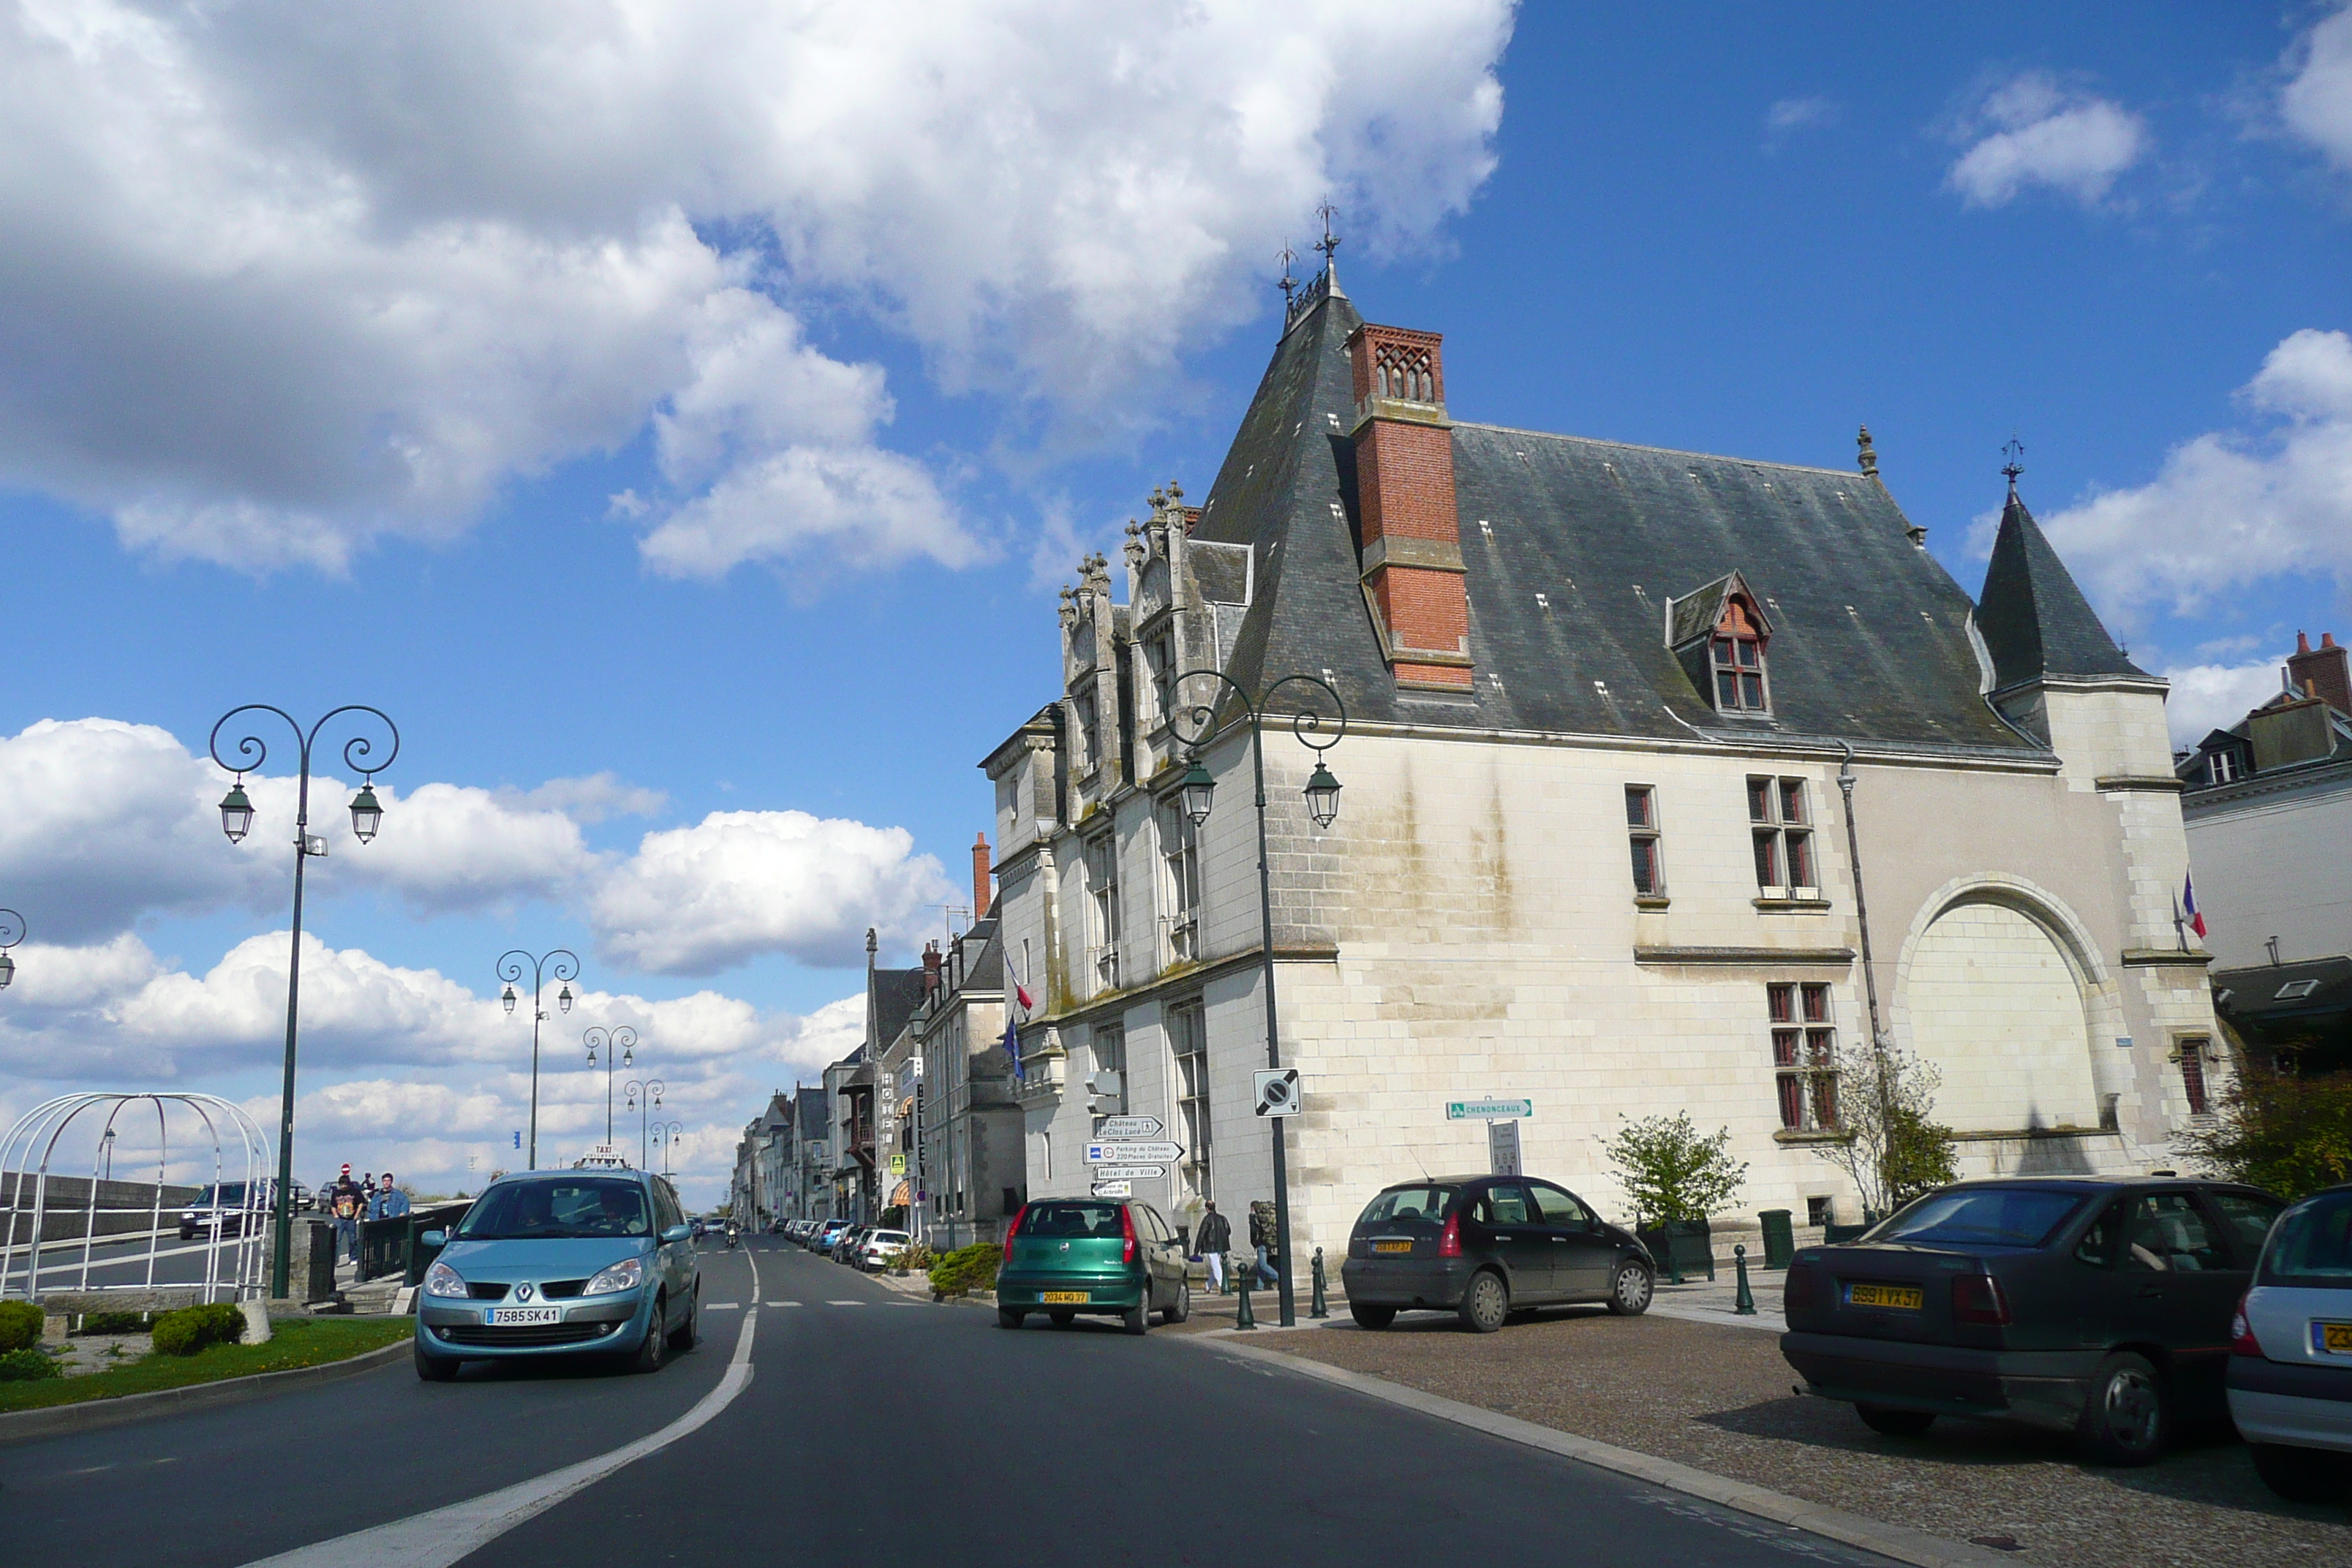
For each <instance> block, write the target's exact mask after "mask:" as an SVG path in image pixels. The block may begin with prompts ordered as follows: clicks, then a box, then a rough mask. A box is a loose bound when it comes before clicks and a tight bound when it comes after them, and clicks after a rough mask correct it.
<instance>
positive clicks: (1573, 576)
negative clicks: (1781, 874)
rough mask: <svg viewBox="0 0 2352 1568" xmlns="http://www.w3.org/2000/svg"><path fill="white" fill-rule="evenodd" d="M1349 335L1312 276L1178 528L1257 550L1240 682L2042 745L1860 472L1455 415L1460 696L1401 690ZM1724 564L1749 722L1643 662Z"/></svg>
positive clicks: (1445, 719) (1497, 708)
mask: <svg viewBox="0 0 2352 1568" xmlns="http://www.w3.org/2000/svg"><path fill="white" fill-rule="evenodd" d="M1361 321H1362V318H1361V317H1360V316H1359V315H1358V314H1357V312H1356V310H1355V307H1354V306H1353V305H1352V304H1351V303H1350V302H1349V300H1348V299H1347V297H1346V296H1345V295H1344V294H1341V293H1339V291H1338V290H1337V288H1336V285H1335V287H1334V289H1333V290H1332V293H1331V296H1330V298H1328V300H1325V301H1323V302H1322V303H1320V304H1318V305H1317V306H1316V307H1315V308H1314V309H1313V310H1311V311H1309V312H1308V313H1307V314H1306V315H1304V316H1302V317H1301V318H1300V320H1299V321H1297V323H1296V324H1294V325H1293V326H1292V327H1291V329H1290V330H1289V331H1287V332H1286V334H1285V336H1284V338H1283V340H1282V342H1281V343H1280V345H1279V346H1278V347H1277V348H1276V352H1275V354H1274V357H1273V360H1272V362H1271V363H1269V364H1268V365H1267V367H1266V371H1265V378H1264V379H1263V381H1262V382H1261V383H1260V384H1259V387H1258V391H1257V395H1256V396H1255V400H1254V401H1253V402H1252V404H1251V405H1250V408H1249V411H1248V413H1247V414H1246V415H1245V416H1244V418H1243V421H1242V426H1241V429H1240V432H1239V434H1238V435H1237V436H1236V437H1235V438H1234V445H1233V447H1232V449H1231V451H1230V452H1229V453H1228V454H1227V456H1226V458H1225V462H1224V466H1223V469H1222V470H1221V471H1220V472H1219V474H1218V476H1217V479H1216V482H1215V484H1214V485H1213V487H1212V489H1211V490H1210V494H1209V499H1208V501H1207V502H1206V504H1205V505H1204V507H1203V508H1202V518H1201V521H1200V523H1199V525H1198V527H1197V528H1196V529H1195V531H1194V534H1193V537H1194V538H1195V539H1199V540H1205V541H1208V542H1220V543H1249V544H1253V545H1255V549H1256V552H1257V554H1256V574H1257V577H1256V590H1257V591H1256V595H1255V601H1254V603H1253V604H1252V605H1251V606H1250V609H1249V612H1248V615H1247V616H1246V618H1245V619H1244V623H1243V626H1242V628H1241V632H1240V636H1239V637H1238V638H1237V640H1236V643H1235V646H1234V653H1233V658H1232V660H1231V663H1230V665H1229V667H1228V668H1229V672H1230V673H1231V674H1232V675H1233V676H1234V679H1236V680H1237V681H1239V682H1240V683H1241V684H1243V685H1244V686H1246V687H1248V688H1250V689H1253V690H1261V691H1262V690H1263V689H1265V682H1266V680H1267V679H1268V678H1269V677H1278V676H1280V675H1285V674H1289V673H1292V672H1304V673H1307V674H1310V675H1318V676H1319V675H1321V674H1322V673H1323V672H1324V671H1325V670H1327V669H1328V670H1329V671H1331V672H1332V675H1333V677H1334V678H1335V683H1336V684H1337V685H1338V687H1339V690H1340V692H1341V694H1342V695H1343V696H1344V697H1345V699H1346V700H1347V703H1348V709H1349V715H1350V717H1351V718H1354V719H1360V720H1370V721H1404V722H1413V723H1420V724H1435V725H1456V726H1463V727H1469V728H1477V729H1505V730H1514V729H1515V730H1527V731H1549V732H1555V733H1562V732H1564V733H1578V734H1599V735H1623V736H1628V737H1638V736H1650V737H1677V738H1687V737H1688V736H1689V735H1691V734H1692V732H1693V731H1701V732H1704V733H1706V734H1707V735H1708V736H1710V737H1727V736H1738V737H1759V736H1760V735H1774V736H1790V735H1811V736H1819V737H1843V738H1848V739H1851V740H1853V741H1854V742H1857V743H1862V744H1865V745H1866V744H1868V743H1870V742H1883V743H1888V744H1900V745H1904V746H1908V747H1928V748H1954V749H1959V750H1965V751H1976V752H2003V753H2011V754H2013V753H2018V752H2027V753H2034V752H2041V751H2042V747H2041V746H2040V745H2039V743H2038V742H2034V741H2032V740H2031V739H2030V738H2028V737H2026V736H2023V735H2021V734H2020V733H2019V732H2018V731H2014V730H2012V729H2011V728H2010V727H2009V726H2008V725H2007V724H2005V723H2003V722H2002V721H2000V719H1999V718H1998V717H1997V716H1996V715H1995V714H1994V713H1993V712H1992V711H1991V710H1990V707H1989V705H1988V704H1987V703H1986V702H1985V700H1984V699H1983V697H1982V696H1981V695H1980V692H1981V689H1982V675H1983V668H1982V666H1981V665H1980V663H1979V660H1978V658H1977V655H1976V651H1975V649H1974V647H1973V646H1972V645H1971V643H1970V641H1969V616H1970V614H1971V611H1972V605H1970V603H1969V596H1968V595H1967V594H1966V593H1964V592H1962V590H1961V589H1960V586H1959V584H1957V583H1955V582H1954V581H1953V580H1952V579H1951V577H1950V575H1949V574H1947V573H1946V572H1945V571H1944V569H1943V568H1942V566H1940V565H1938V564H1937V562H1936V561H1935V559H1934V558H1933V557H1932V556H1930V555H1928V554H1927V552H1926V551H1924V550H1921V549H1919V548H1918V547H1917V546H1916V545H1914V544H1913V543H1912V542H1911V540H1910V537H1909V533H1908V529H1909V526H1910V525H1909V522H1908V520H1907V519H1906V518H1905V516H1904V515H1903V512H1902V511H1901V510H1900V509H1899V508H1897V507H1896V506H1895V502H1894V500H1892V499H1891V498H1890V497H1889V496H1888V495H1887V493H1886V490H1885V487H1884V486H1883V485H1881V484H1880V483H1879V482H1878V481H1876V480H1875V479H1867V478H1864V476H1862V475H1860V474H1857V473H1853V472H1848V471H1841V470H1833V469H1827V468H1803V467H1798V466H1793V465H1789V464H1779V463H1764V462H1755V461H1750V460H1748V459H1745V458H1720V457H1709V456H1706V455H1703V454H1698V453H1689V452H1675V451H1667V450H1663V449H1660V448H1657V447H1639V446H1633V445H1629V444H1626V443H1622V442H1612V441H1596V440H1586V439H1581V438H1579V437H1566V436H1553V435H1545V434H1540V433H1538V432H1533V431H1523V430H1514V429H1509V428H1507V427H1504V426H1493V425H1478V424H1471V423H1467V422H1460V421H1457V422H1456V424H1455V425H1454V432H1453V441H1454V486H1455V494H1456V498H1457V501H1458V510H1459V514H1460V530H1461V541H1462V554H1463V560H1464V563H1465V567H1466V572H1467V575H1466V585H1467V591H1468V595H1469V601H1470V655H1471V658H1472V660H1473V662H1474V664H1475V668H1476V673H1477V682H1476V687H1475V692H1474V693H1472V694H1471V695H1469V696H1467V697H1449V696H1444V695H1438V694H1423V693H1416V692H1410V691H1407V692H1400V691H1399V690H1398V689H1397V688H1396V686H1395V683H1394V682H1393V681H1392V680H1391V678H1390V676H1389V673H1388V668H1387V665H1386V664H1385V662H1384V661H1383V659H1382V658H1381V648H1380V645H1379V641H1378V637H1377V634H1376V633H1375V631H1374V629H1373V626H1372V624H1371V619H1370V614H1369V612H1368V611H1367V610H1366V608H1365V606H1364V604H1363V599H1362V595H1361V591H1360V586H1359V583H1360V574H1359V568H1358V560H1359V538H1360V523H1359V520H1358V511H1357V502H1356V475H1355V457H1354V448H1353V447H1352V445H1351V444H1350V442H1349V439H1348V437H1347V436H1346V435H1345V431H1346V430H1347V428H1348V427H1349V426H1351V425H1352V424H1353V420H1354V406H1355V404H1354V388H1353V384H1352V382H1351V378H1350V375H1349V364H1348V357H1347V352H1346V349H1345V346H1344V345H1345V343H1346V341H1347V338H1348V335H1349V332H1351V331H1353V330H1354V329H1355V328H1356V327H1357V326H1358V325H1359V324H1360V322H1361ZM1456 390H1457V392H1458V390H1459V387H1458V384H1457V387H1456ZM1335 503H1336V505H1335ZM2037 536H2038V531H2037ZM2042 549H2043V551H2044V552H2046V551H2047V544H2046V542H2045V543H2044V544H2043V546H2042ZM2051 560H2052V561H2053V562H2054V561H2055V556H2054V555H2052V556H2051ZM2061 570H2062V572H2063V568H2062V569H2061ZM1734 572H1737V573H1738V574H1740V576H1741V577H1742V578H1743V579H1744V580H1745V581H1746V583H1747V584H1748V585H1749V587H1750V588H1751V589H1752V590H1753V591H1754V593H1755V594H1756V595H1758V596H1759V598H1760V599H1761V600H1762V601H1763V609H1764V612H1765V614H1766V616H1768V617H1769V619H1770V621H1771V623H1772V626H1773V627H1774V636H1773V637H1772V641H1771V644H1770V647H1769V653H1768V663H1769V677H1770V680H1771V687H1772V700H1773V714H1772V716H1771V718H1770V719H1769V720H1733V719H1727V718H1721V717H1718V716H1717V713H1716V711H1715V710H1714V707H1713V705H1712V704H1711V703H1710V702H1709V701H1708V700H1707V698H1706V694H1705V693H1704V691H1703V690H1702V689H1701V688H1700V686H1699V685H1698V684H1697V683H1696V680H1695V679H1694V677H1693V673H1692V672H1691V671H1690V670H1689V669H1687V668H1685V666H1684V665H1683V664H1681V663H1680V662H1678V661H1677V660H1676V659H1675V657H1674V654H1673V652H1672V650H1671V649H1670V648H1669V647H1668V646H1667V640H1666V638H1667V632H1668V627H1667V621H1666V613H1667V603H1668V601H1669V600H1671V599H1676V598H1682V597H1685V596H1688V595H1695V594H1696V593H1698V592H1699V591H1700V590H1701V589H1703V588H1706V587H1707V586H1708V585H1709V584H1716V583H1717V581H1718V580H1719V579H1722V578H1725V577H1727V576H1728V575H1729V574H1732V573H1734ZM2067 586H2068V588H2069V589H2070V590H2071V588H2072V584H2071V582H2069V583H2068V584H2067ZM1538 595H1541V596H1542V599H1541V602H1540V603H1539V602H1538ZM2076 597H2077V598H2078V599H2079V597H2080V595H2076ZM2094 624H2095V623H2094ZM1700 674H1701V676H1702V677H1703V674H1704V672H1703V671H1702V672H1700ZM1497 678H1499V679H1497Z"/></svg>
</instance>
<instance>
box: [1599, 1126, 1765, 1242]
mask: <svg viewBox="0 0 2352 1568" xmlns="http://www.w3.org/2000/svg"><path fill="white" fill-rule="evenodd" d="M1620 1120H1621V1121H1622V1120H1623V1118H1622V1117H1621V1118H1620ZM1601 1152H1603V1153H1605V1154H1607V1155H1608V1156H1609V1163H1611V1164H1612V1165H1615V1166H1616V1167H1617V1169H1618V1172H1619V1176H1618V1179H1619V1180H1620V1181H1621V1182H1622V1183H1623V1184H1624V1187H1625V1192H1626V1194H1627V1195H1628V1196H1629V1197H1631V1198H1632V1199H1633V1217H1634V1224H1635V1225H1636V1226H1648V1225H1656V1224H1658V1223H1660V1222H1661V1221H1664V1220H1677V1219H1678V1220H1700V1219H1705V1218H1706V1217H1707V1216H1708V1215H1712V1214H1716V1213H1717V1212H1719V1211H1720V1210H1723V1209H1725V1208H1728V1207H1729V1206H1730V1205H1731V1200H1732V1198H1733V1197H1734V1196H1735V1195H1736V1194H1738V1191H1739V1189H1740V1186H1741V1184H1744V1183H1745V1182H1746V1181H1747V1180H1748V1166H1747V1164H1746V1163H1744V1162H1742V1161H1738V1160H1734V1159H1733V1158H1732V1157H1731V1129H1730V1128H1728V1127H1725V1128H1722V1129H1719V1130H1718V1131H1717V1132H1716V1134H1715V1136H1714V1137H1712V1138H1702V1137H1700V1136H1699V1132H1698V1129H1697V1128H1696V1127H1694V1126H1692V1125H1691V1119H1690V1112H1689V1111H1687V1110H1685V1111H1678V1112H1676V1113H1675V1115H1673V1116H1645V1117H1643V1119H1642V1120H1641V1121H1627V1122H1626V1123H1625V1125H1624V1126H1623V1127H1622V1128H1620V1129H1618V1132H1617V1136H1616V1137H1614V1138H1607V1139H1603V1140H1601Z"/></svg>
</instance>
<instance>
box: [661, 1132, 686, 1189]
mask: <svg viewBox="0 0 2352 1568" xmlns="http://www.w3.org/2000/svg"><path fill="white" fill-rule="evenodd" d="M685 1135H686V1123H685V1122H683V1121H656V1122H655V1123H654V1144H655V1147H656V1148H658V1149H659V1150H661V1152H662V1174H663V1175H665V1176H667V1175H668V1174H669V1173H670V1169H671V1166H672V1164H673V1163H674V1162H675V1160H676V1157H677V1141H678V1140H679V1139H680V1138H682V1137H684V1136H685Z"/></svg>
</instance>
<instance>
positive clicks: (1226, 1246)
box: [1192, 1199, 1234, 1295]
mask: <svg viewBox="0 0 2352 1568" xmlns="http://www.w3.org/2000/svg"><path fill="white" fill-rule="evenodd" d="M1192 1245H1193V1247H1195V1248H1196V1249H1198V1251H1199V1252H1200V1254H1201V1257H1202V1259H1203V1260H1204V1261H1206V1262H1207V1264H1208V1265H1209V1289H1211V1290H1213V1291H1214V1292H1216V1293H1217V1294H1219V1295H1223V1293H1224V1289H1225V1254H1226V1253H1227V1252H1228V1251H1230V1250H1231V1249H1232V1247H1233V1245H1234V1227H1233V1226H1232V1225H1231V1224H1230V1223H1229V1222H1228V1221H1227V1220H1226V1218H1225V1216H1224V1215H1221V1214H1219V1213H1218V1212H1217V1205H1216V1202H1215V1200H1214V1199H1212V1200H1211V1201H1210V1202H1208V1203H1207V1204H1204V1205H1202V1213H1201V1229H1200V1232H1199V1234H1197V1235H1196V1236H1194V1237H1193V1238H1192Z"/></svg>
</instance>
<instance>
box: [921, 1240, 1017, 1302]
mask: <svg viewBox="0 0 2352 1568" xmlns="http://www.w3.org/2000/svg"><path fill="white" fill-rule="evenodd" d="M1003 1256H1004V1254H1003V1247H1000V1246H999V1245H998V1244H997V1243H995V1242H992V1241H981V1242H974V1243H973V1244H972V1245H971V1246H970V1247H960V1248H958V1249H957V1250H956V1251H953V1252H950V1253H949V1254H948V1255H947V1256H946V1257H945V1258H940V1260H939V1261H938V1262H937V1263H934V1264H932V1265H931V1269H930V1277H931V1289H932V1290H933V1291H934V1292H935V1293H936V1294H939V1295H941V1296H961V1295H962V1294H963V1293H964V1292H965V1291H966V1290H986V1289H992V1288H993V1287H994V1286H995V1284H996V1266H997V1264H998V1263H1000V1262H1002V1261H1003Z"/></svg>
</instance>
